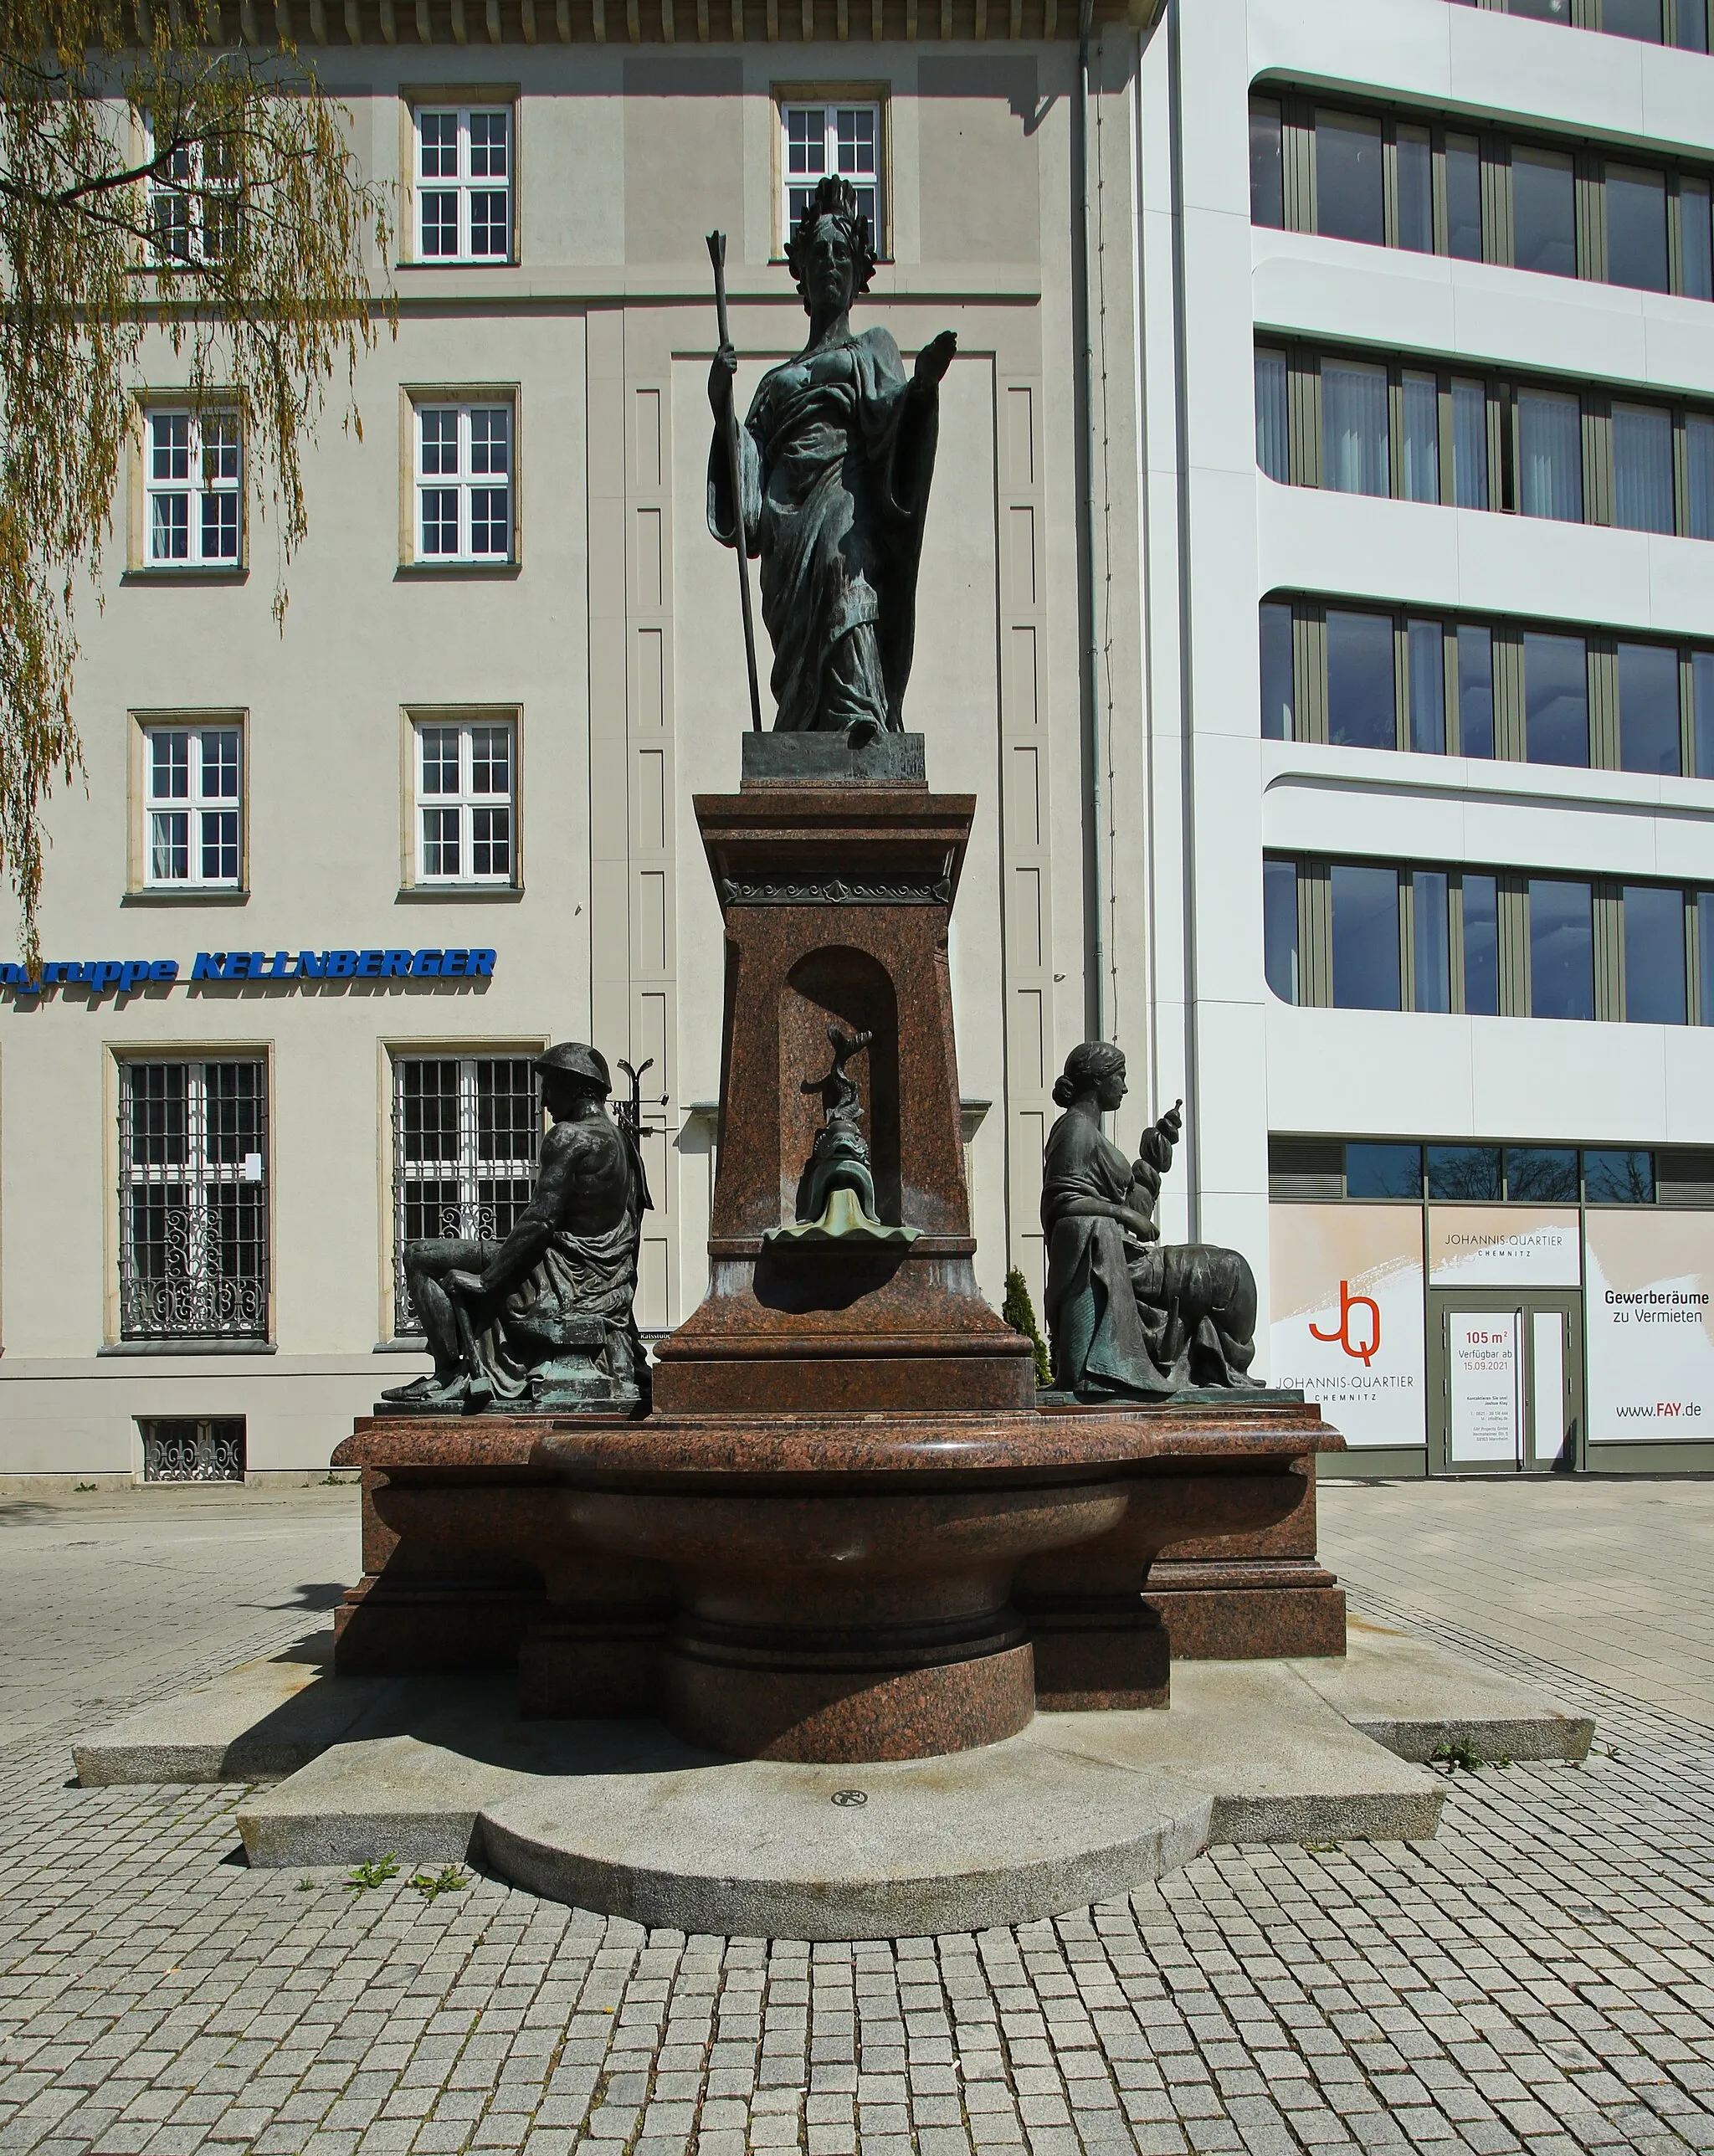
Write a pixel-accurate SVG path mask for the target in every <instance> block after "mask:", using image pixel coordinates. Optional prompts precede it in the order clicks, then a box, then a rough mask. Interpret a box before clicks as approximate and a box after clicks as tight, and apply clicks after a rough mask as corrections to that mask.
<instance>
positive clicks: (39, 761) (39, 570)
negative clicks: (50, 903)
mask: <svg viewBox="0 0 1714 2156" xmlns="http://www.w3.org/2000/svg"><path fill="white" fill-rule="evenodd" d="M246 12H248V11H246ZM237 13H238V11H237V10H236V9H234V8H232V7H231V6H230V5H228V8H227V11H226V17H225V21H226V24H227V32H228V34H230V31H231V29H232V28H233V27H235V26H234V24H233V17H234V16H235V15H236V14H237ZM221 26H222V16H221V13H220V10H219V8H218V4H213V0H199V4H198V6H192V5H189V4H187V5H184V6H181V5H180V4H179V0H174V4H172V6H171V7H167V6H156V5H154V4H152V0H135V13H134V14H133V13H131V9H130V8H127V9H126V13H125V14H124V15H123V16H121V13H119V12H118V10H117V8H115V7H112V6H108V5H102V4H93V0H0V864H3V866H4V870H5V873H6V875H7V877H8V880H9V882H10V883H11V885H12V888H13V891H14V892H15V893H16V895H17V897H18V906H19V912H20V916H21V921H22V936H21V942H22V948H23V956H24V958H25V961H26V962H27V963H28V965H29V967H30V968H31V970H32V971H34V969H35V966H36V962H37V959H38V941H37V911H38V904H39V901H40V896H41V888H42V860H43V844H44V833H43V827H42V814H43V808H44V802H45V800H46V798H47V796H48V794H49V791H50V789H51V788H52V787H53V785H54V783H56V782H67V783H69V782H70V781H71V780H73V779H74V778H76V777H77V775H78V774H79V773H80V772H81V769H82V763H83V757H82V750H81V747H80V743H79V741H78V736H77V729H76V727H75V726H74V722H73V717H72V705H71V689H72V673H73V667H74V662H75V660H76V657H77V649H78V646H77V638H76V634H75V629H74V598H76V596H77V595H78V593H79V592H80V589H85V588H92V587H95V580H96V579H98V578H99V577H100V570H101V564H102V554H103V548H104V545H105V542H107V541H108V540H109V539H110V536H111V527H112V517H113V511H114V506H115V498H116V495H117V490H118V485H119V480H120V477H121V468H122V465H123V461H124V459H125V457H126V454H127V449H128V445H129V444H130V441H131V438H132V434H133V431H134V429H136V426H137V424H138V419H137V411H136V401H135V393H136V389H137V388H138V387H139V386H140V384H141V363H142V361H143V358H144V356H145V354H144V346H145V343H146V341H148V340H151V339H157V338H158V339H161V340H163V341H164V342H165V344H166V345H170V347H171V350H172V353H173V354H174V355H176V358H175V361H174V363H173V372H174V378H175V380H176V381H177V382H182V383H183V384H185V385H187V388H188V393H189V396H190V398H191V400H192V402H193V403H194V402H197V401H199V400H202V399H204V398H211V396H213V394H214V393H218V398H217V399H216V401H218V403H219V405H220V406H221V407H222V408H223V409H225V410H229V411H236V412H237V413H238V415H239V427H240V429H241V439H242V442H243V444H244V484H245V487H246V490H247V493H248V494H249V498H250V500H252V501H253V502H254V503H255V504H257V505H258V506H261V505H264V504H265V505H268V506H269V507H270V508H271V511H272V514H273V516H274V521H275V527H276V534H277V542H278V555H279V561H280V577H279V578H278V579H277V580H276V585H275V596H274V608H275V616H276V618H277V619H279V620H280V622H281V624H282V625H283V624H284V620H285V601H286V592H285V581H284V577H285V566H286V565H287V564H288V563H289V562H290V559H291V557H292V556H293V554H294V553H295V551H296V549H297V547H299V545H300V543H301V542H302V540H303V538H304V536H305V505H304V487H303V472H302V467H301V461H300V456H301V449H302V445H303V444H305V441H306V440H307V439H309V438H310V436H311V435H312V434H313V432H314V429H315V427H316V423H317V421H318V420H319V418H321V414H322V413H323V411H324V409H325V406H326V398H327V396H328V393H329V391H330V388H331V387H332V385H333V384H334V383H335V382H336V378H338V377H341V376H342V377H343V389H344V395H345V399H346V402H345V408H344V415H343V416H344V419H345V423H346V425H348V426H351V427H353V428H355V429H357V432H358V434H359V435H361V431H362V429H361V423H360V422H359V419H358V415H357V407H356V404H355V402H354V401H353V399H352V386H353V384H354V382H355V377H356V371H357V362H358V359H359V357H360V356H361V355H362V352H364V351H365V350H366V349H367V348H368V347H370V346H372V345H373V343H374V341H375V337H376V323H377V316H382V317H388V316H389V315H390V307H391V301H390V299H386V298H383V299H382V300H378V301H377V300H376V298H375V297H374V296H373V295H372V292H371V289H370V283H369V279H368V275H367V272H366V268H365V260H364V249H365V244H366V242H367V244H369V245H370V246H371V247H372V259H373V260H374V261H375V262H377V263H378V264H386V263H387V262H388V261H389V260H390V259H391V239H392V224H391V216H390V209H389V201H388V196H387V193H386V191H385V190H383V189H382V188H381V187H377V186H376V185H374V184H372V183H371V182H366V181H365V180H364V178H363V177H362V171H361V168H360V167H359V165H358V163H357V159H356V157H355V156H354V154H353V152H352V147H351V145H350V143H349V141H347V139H346V126H347V124H348V115H346V114H345V113H344V112H343V111H342V110H341V108H340V107H339V106H337V105H335V104H333V103H332V102H331V100H328V99H327V98H326V97H325V96H323V95H322V94H321V90H319V88H318V86H317V85H316V80H315V78H314V75H313V74H312V72H311V71H310V69H308V68H307V67H306V66H305V65H304V64H300V62H299V60H298V58H297V55H296V54H295V52H293V51H292V50H291V49H290V48H289V47H288V48H283V49H278V50H275V51H272V52H268V53H262V54H258V53H255V52H252V51H249V50H245V49H237V48H234V47H233V46H231V45H229V44H222V43H221V38H222V27H221ZM156 356H157V355H155V354H151V357H156ZM158 357H161V358H163V359H164V357H165V353H164V350H163V351H162V352H161V353H160V354H159V355H158Z"/></svg>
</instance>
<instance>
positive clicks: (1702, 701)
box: [1691, 651, 1714, 778]
mask: <svg viewBox="0 0 1714 2156" xmlns="http://www.w3.org/2000/svg"><path fill="white" fill-rule="evenodd" d="M1691 693H1692V695H1693V696H1694V697H1695V700H1696V709H1695V728H1694V733H1695V746H1696V769H1695V771H1694V772H1693V773H1691V777H1692V778H1714V651H1699V652H1697V654H1696V656H1695V658H1694V659H1692V660H1691Z"/></svg>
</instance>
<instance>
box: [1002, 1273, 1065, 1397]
mask: <svg viewBox="0 0 1714 2156" xmlns="http://www.w3.org/2000/svg"><path fill="white" fill-rule="evenodd" d="M1000 1315H1001V1317H1003V1318H1004V1319H1005V1321H1006V1322H1007V1324H1008V1325H1009V1326H1010V1327H1011V1328H1012V1330H1013V1331H1014V1332H1021V1333H1022V1334H1023V1335H1024V1338H1025V1339H1026V1340H1027V1341H1028V1342H1029V1344H1030V1346H1031V1347H1033V1348H1034V1350H1035V1382H1036V1383H1037V1384H1039V1385H1041V1386H1048V1385H1050V1384H1052V1383H1053V1382H1054V1372H1053V1365H1052V1364H1051V1363H1049V1360H1048V1345H1047V1342H1046V1341H1045V1340H1044V1339H1043V1338H1042V1337H1041V1327H1039V1325H1038V1324H1037V1323H1036V1322H1035V1305H1034V1303H1033V1302H1032V1301H1030V1299H1029V1281H1027V1280H1025V1279H1024V1276H1023V1274H1022V1273H1021V1272H1019V1270H1018V1268H1017V1266H1016V1265H1014V1266H1013V1268H1012V1270H1011V1271H1010V1272H1008V1274H1007V1276H1006V1299H1005V1301H1003V1303H1002V1304H1001V1305H1000Z"/></svg>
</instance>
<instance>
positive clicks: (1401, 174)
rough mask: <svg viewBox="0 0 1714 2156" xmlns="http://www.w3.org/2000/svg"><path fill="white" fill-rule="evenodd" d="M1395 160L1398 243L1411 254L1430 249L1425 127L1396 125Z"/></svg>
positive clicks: (1430, 180) (1430, 173)
mask: <svg viewBox="0 0 1714 2156" xmlns="http://www.w3.org/2000/svg"><path fill="white" fill-rule="evenodd" d="M1395 142H1396V147H1395V149H1394V152H1393V154H1394V156H1395V157H1396V158H1397V160H1398V164H1397V170H1398V244H1399V245H1400V246H1401V247H1404V248H1408V249H1409V250H1410V252H1411V253H1412V254H1433V253H1434V162H1433V159H1432V157H1430V155H1429V131H1428V129H1427V128H1426V127H1405V126H1400V127H1399V128H1398V131H1397V135H1396V137H1395Z"/></svg>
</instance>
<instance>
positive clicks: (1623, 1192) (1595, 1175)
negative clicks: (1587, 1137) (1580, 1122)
mask: <svg viewBox="0 0 1714 2156" xmlns="http://www.w3.org/2000/svg"><path fill="white" fill-rule="evenodd" d="M1654 1202H1655V1156H1654V1154H1653V1153H1651V1152H1631V1151H1629V1150H1628V1149H1624V1148H1620V1147H1606V1146H1604V1147H1599V1148H1597V1147H1593V1146H1587V1147H1584V1149H1583V1203H1584V1204H1586V1205H1652V1204H1654Z"/></svg>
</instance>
